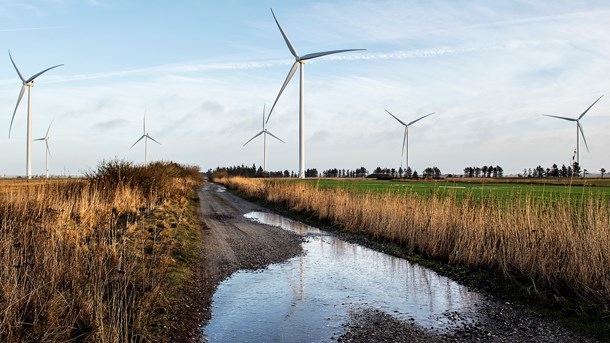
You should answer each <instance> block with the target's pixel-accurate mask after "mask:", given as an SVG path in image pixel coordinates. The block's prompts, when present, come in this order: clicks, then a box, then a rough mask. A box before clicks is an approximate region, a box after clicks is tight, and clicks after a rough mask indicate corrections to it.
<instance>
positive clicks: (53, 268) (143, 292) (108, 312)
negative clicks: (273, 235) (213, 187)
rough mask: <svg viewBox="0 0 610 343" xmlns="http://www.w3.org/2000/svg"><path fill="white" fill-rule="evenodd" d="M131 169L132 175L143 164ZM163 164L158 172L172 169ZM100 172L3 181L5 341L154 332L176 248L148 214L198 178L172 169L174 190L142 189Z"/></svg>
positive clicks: (135, 337) (1, 321) (1, 332)
mask: <svg viewBox="0 0 610 343" xmlns="http://www.w3.org/2000/svg"><path fill="white" fill-rule="evenodd" d="M113 163H114V162H109V163H105V162H104V163H102V164H101V165H100V166H104V165H106V166H108V165H112V164H113ZM122 167H124V170H125V171H127V172H128V173H134V172H135V170H138V172H141V170H140V169H142V168H144V167H134V166H131V165H123V166H122ZM154 168H155V169H156V171H155V172H159V170H161V169H163V168H165V166H163V165H161V166H156V167H154ZM144 169H145V168H144ZM166 169H167V168H166ZM151 173H152V171H151ZM101 175H102V174H100V173H98V174H96V175H92V177H91V178H90V179H88V180H75V181H62V182H44V183H32V184H28V185H27V186H23V185H19V186H15V185H13V186H12V187H6V188H4V187H3V191H2V192H0V193H1V194H2V196H0V261H1V262H0V341H2V342H23V341H29V342H64V341H85V342H127V341H148V340H151V339H153V338H154V337H155V336H154V334H155V333H154V332H153V328H154V326H153V324H154V321H155V315H156V313H157V311H158V309H159V308H162V307H163V294H161V290H162V289H163V283H164V282H165V274H166V272H167V270H168V268H170V267H171V265H172V264H173V263H174V261H173V259H172V257H171V254H170V251H171V246H168V245H162V244H159V243H158V242H161V241H162V239H160V237H162V234H161V231H162V229H159V228H157V229H155V228H154V226H153V225H145V224H144V223H145V218H146V216H147V214H148V213H150V212H151V211H152V210H153V209H155V208H158V207H162V206H164V205H165V204H166V203H167V202H168V201H178V200H179V199H181V197H183V194H184V192H186V191H187V190H188V188H189V187H192V186H193V185H194V184H195V183H196V182H197V181H196V180H190V179H189V180H187V179H186V178H185V179H180V180H178V179H176V178H175V177H173V176H169V177H168V178H165V179H164V182H170V183H175V188H174V190H173V192H169V193H168V192H166V191H167V190H164V191H163V192H161V191H160V190H159V189H157V188H156V186H154V183H152V184H151V185H152V186H151V187H150V188H148V189H143V188H142V187H138V186H137V185H136V184H135V183H133V182H130V181H127V180H122V181H121V180H115V182H112V181H111V180H102V179H101V178H100V177H99V176H101ZM0 185H2V184H0ZM170 193H171V195H172V196H171V197H170ZM159 194H163V196H164V197H165V198H161V197H160V195H159ZM151 227H152V228H151ZM157 238H158V242H157V241H156V239H157Z"/></svg>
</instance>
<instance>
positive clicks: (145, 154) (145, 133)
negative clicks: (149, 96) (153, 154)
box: [129, 112, 161, 167]
mask: <svg viewBox="0 0 610 343" xmlns="http://www.w3.org/2000/svg"><path fill="white" fill-rule="evenodd" d="M142 139H143V140H144V166H145V167H146V166H147V165H148V140H149V139H150V140H152V141H153V142H155V143H157V144H159V145H161V143H159V142H157V141H156V140H155V139H154V138H152V137H151V136H149V135H148V132H146V112H144V134H143V135H142V136H141V137H140V138H138V140H137V141H136V142H135V143H133V145H132V146H131V147H130V148H129V150H131V148H133V147H134V146H135V145H136V144H138V142H139V141H141V140H142Z"/></svg>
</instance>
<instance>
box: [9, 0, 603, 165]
mask: <svg viewBox="0 0 610 343" xmlns="http://www.w3.org/2000/svg"><path fill="white" fill-rule="evenodd" d="M270 8H273V10H274V12H275V14H276V16H277V19H278V21H279V23H280V24H281V25H282V28H283V29H284V32H285V33H286V35H287V36H288V38H289V39H290V41H291V43H292V44H293V45H294V47H295V49H296V50H297V52H298V53H299V54H300V55H305V54H308V53H313V52H319V51H326V50H338V49H357V48H360V49H366V51H358V52H348V53H343V54H336V55H332V56H327V57H321V58H318V59H315V60H312V61H310V62H308V63H307V64H305V142H306V147H305V149H306V155H305V156H306V158H305V160H306V168H317V169H318V170H319V171H321V170H325V169H329V168H339V169H355V168H359V167H361V166H363V167H365V168H367V169H368V170H369V171H371V170H373V169H374V168H375V167H377V166H381V167H389V168H392V167H394V168H397V169H398V167H400V166H401V165H402V166H406V162H404V156H401V150H402V147H401V144H402V140H403V127H402V126H401V125H400V124H399V123H398V122H397V121H396V120H395V119H393V118H392V117H390V116H389V115H388V114H387V113H386V112H385V110H388V111H390V112H392V113H393V114H394V115H396V116H397V117H398V118H401V120H403V121H404V122H409V121H411V120H414V119H416V118H417V117H420V116H423V115H425V114H427V113H430V112H435V114H434V115H432V116H430V117H428V118H425V119H423V120H421V121H419V122H417V123H416V124H414V125H413V126H412V127H411V128H410V130H409V145H410V160H411V166H412V168H413V169H415V170H417V171H419V172H420V173H421V171H422V170H423V169H424V168H426V167H432V166H436V167H438V168H439V169H440V170H441V171H442V172H443V173H458V174H459V173H463V169H464V168H465V167H467V166H483V165H500V166H501V167H502V168H503V169H504V171H505V174H517V173H522V171H523V169H524V168H534V167H536V166H537V165H542V166H543V167H545V168H546V167H550V166H551V165H552V164H553V163H557V164H559V165H560V166H561V164H566V165H567V164H569V163H570V162H571V159H572V156H573V152H574V149H575V147H576V132H575V131H576V125H575V123H572V122H568V121H564V120H559V119H554V118H549V117H544V116H542V114H551V115H557V116H564V117H578V116H579V115H580V114H581V113H582V112H583V111H584V110H585V109H586V108H587V107H589V106H590V105H591V104H592V103H593V102H594V101H595V100H596V99H597V98H599V97H600V96H601V95H604V94H605V96H604V97H603V98H602V99H601V100H600V101H599V102H598V103H597V104H596V105H595V106H594V107H593V108H592V109H591V110H590V111H589V112H588V113H587V114H586V116H585V117H583V119H582V120H581V124H582V127H583V130H584V133H585V135H586V140H587V143H588V146H589V151H587V149H586V148H585V147H584V144H583V143H582V141H581V152H580V160H581V165H582V167H583V168H586V169H588V170H589V172H593V173H599V169H600V168H602V167H604V168H606V169H610V160H609V150H608V148H609V147H610V135H609V134H608V133H609V132H610V116H609V114H610V81H609V80H610V21H609V20H608V19H607V18H609V17H610V3H609V2H607V1H573V0H568V1H561V0H560V1H552V2H550V1H405V0H398V1H383V0H381V1H353V0H345V1H343V0H340V1H276V0H269V1H266V0H265V1H246V0H244V1H231V0H229V1H202V0H193V1H190V0H182V1H158V0H152V1H128V0H89V1H86V0H80V1H78V0H31V1H25V0H0V175H24V174H25V165H26V161H25V150H26V118H27V98H25V97H24V100H22V103H21V105H20V107H19V109H18V111H17V113H16V115H15V121H14V123H13V127H12V132H11V137H10V139H9V138H8V131H9V125H10V121H11V116H12V114H13V110H14V108H15V104H16V101H17V96H18V94H19V90H20V87H21V81H20V80H19V78H18V75H17V73H16V72H15V70H14V68H13V66H12V64H11V61H10V59H9V55H8V50H9V49H10V51H11V54H12V56H13V59H14V60H15V63H16V64H17V66H18V68H19V69H20V71H21V73H22V74H23V75H24V77H26V78H27V77H29V76H31V75H33V74H35V73H37V72H39V71H41V70H44V69H46V68H48V67H50V66H53V65H56V64H64V65H63V66H61V67H58V68H56V69H53V70H51V71H49V72H47V73H45V74H43V75H41V76H40V77H39V78H37V79H36V81H35V86H34V87H33V88H32V135H33V137H32V138H40V137H43V136H44V135H45V132H46V130H47V128H48V126H49V123H50V122H51V120H53V125H52V127H51V129H50V134H49V136H50V140H49V148H50V151H51V157H50V159H49V172H50V173H51V174H53V175H64V174H70V175H82V174H83V173H85V172H88V171H90V170H93V169H95V168H96V166H97V164H98V163H99V162H100V161H102V160H111V159H114V158H118V159H125V160H129V161H134V162H135V163H143V161H144V146H143V144H142V143H139V144H138V145H136V146H135V147H133V148H132V149H131V150H130V146H131V145H132V144H133V143H134V142H135V141H136V140H137V139H138V138H139V137H140V136H141V135H142V133H143V132H142V119H143V116H144V113H146V124H147V131H148V133H149V135H150V136H152V137H153V138H155V139H156V140H158V141H159V142H160V143H161V145H157V144H155V143H149V160H165V161H170V160H171V161H175V162H178V163H183V164H188V165H198V166H200V167H201V168H202V170H207V169H209V168H215V167H217V166H232V165H241V164H245V165H252V164H256V165H257V166H258V165H261V164H262V159H263V142H262V139H261V137H259V138H257V139H255V140H253V141H252V142H250V143H249V144H248V145H246V146H245V147H244V146H243V144H244V143H245V142H246V141H247V140H248V139H250V138H251V137H252V136H254V135H255V134H257V133H258V132H259V131H260V130H261V129H262V127H261V124H262V123H261V122H262V111H263V106H264V105H265V104H266V106H267V109H268V108H269V107H270V106H271V104H272V103H273V101H274V100H275V98H276V96H277V94H278V91H279V89H280V87H281V85H282V83H283V82H284V79H285V78H286V75H287V74H288V71H289V69H290V66H291V64H292V63H293V62H294V58H293V57H292V55H291V54H290V51H289V50H288V48H287V46H286V44H285V43H284V40H283V38H282V36H281V34H280V32H279V30H278V28H277V26H276V24H275V22H274V20H273V17H272V15H271V11H270ZM2 48H4V49H5V50H4V52H2ZM3 55H4V57H2V56H3ZM298 81H299V80H298V73H297V75H295V77H294V78H293V79H292V81H291V83H290V84H289V85H288V87H287V88H286V90H285V91H284V94H283V95H282V96H281V98H280V99H279V101H278V103H277V105H276V107H275V109H274V111H273V114H272V116H271V118H270V120H269V123H268V129H269V130H270V131H271V132H272V133H273V134H275V135H276V136H278V137H280V138H281V139H282V140H284V141H285V142H286V143H281V142H279V141H276V140H274V139H272V138H270V139H269V141H268V162H267V165H268V169H270V170H290V171H295V172H296V171H298V129H299V127H298V93H299V82H298ZM44 149H45V148H44V143H43V142H33V146H32V172H33V174H39V175H40V174H43V173H44V158H45V155H44V154H45V150H44Z"/></svg>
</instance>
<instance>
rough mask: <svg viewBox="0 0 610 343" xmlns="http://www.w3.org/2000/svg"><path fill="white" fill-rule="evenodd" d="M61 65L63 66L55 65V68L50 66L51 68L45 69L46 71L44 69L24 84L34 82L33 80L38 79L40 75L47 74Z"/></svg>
mask: <svg viewBox="0 0 610 343" xmlns="http://www.w3.org/2000/svg"><path fill="white" fill-rule="evenodd" d="M62 65H63V64H58V65H56V66H52V67H51V68H47V69H45V70H43V71H41V72H40V73H38V74H34V75H33V76H32V77H30V78H29V79H27V80H26V81H25V82H26V83H27V82H32V81H34V79H36V78H37V77H39V76H40V75H42V74H44V73H46V72H48V71H49V70H51V69H53V68H57V67H61V66H62Z"/></svg>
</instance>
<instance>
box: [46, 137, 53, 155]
mask: <svg viewBox="0 0 610 343" xmlns="http://www.w3.org/2000/svg"><path fill="white" fill-rule="evenodd" d="M45 144H46V145H47V152H48V153H49V156H51V157H53V156H52V155H51V149H49V141H47V140H45Z"/></svg>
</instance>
